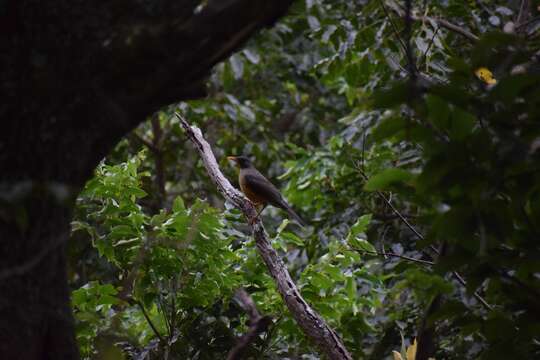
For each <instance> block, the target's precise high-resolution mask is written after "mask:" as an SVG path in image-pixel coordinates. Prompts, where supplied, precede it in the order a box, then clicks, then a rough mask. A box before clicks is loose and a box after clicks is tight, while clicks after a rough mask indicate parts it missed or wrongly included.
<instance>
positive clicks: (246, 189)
mask: <svg viewBox="0 0 540 360" xmlns="http://www.w3.org/2000/svg"><path fill="white" fill-rule="evenodd" d="M227 159H229V160H232V161H234V162H235V163H236V165H237V166H238V167H239V168H240V173H239V175H238V182H239V183H240V189H241V190H242V192H243V193H244V195H246V196H247V198H248V199H249V200H251V202H252V203H254V204H255V206H257V207H259V206H261V205H262V208H261V210H260V211H259V213H260V212H261V211H262V210H264V208H265V207H266V206H267V205H268V204H270V205H273V206H275V207H278V208H280V209H283V210H285V211H287V213H288V214H289V215H290V216H291V217H292V218H294V219H295V220H296V221H298V223H299V224H300V225H302V226H305V225H306V223H305V222H304V220H302V218H301V217H300V216H298V214H297V213H295V212H294V210H293V209H292V208H291V207H290V206H289V204H287V202H286V201H285V199H283V196H282V195H281V193H280V192H279V190H278V189H276V187H275V186H274V185H273V184H272V183H271V182H270V181H269V180H268V179H267V178H265V177H264V176H263V175H262V174H261V173H260V172H259V171H258V170H257V169H255V168H254V167H253V165H252V164H251V161H250V160H249V159H248V158H247V157H246V156H228V157H227Z"/></svg>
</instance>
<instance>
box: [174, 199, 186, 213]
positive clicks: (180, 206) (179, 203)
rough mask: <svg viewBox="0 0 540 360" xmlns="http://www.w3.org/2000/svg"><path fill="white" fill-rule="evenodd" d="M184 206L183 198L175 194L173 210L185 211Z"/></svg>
mask: <svg viewBox="0 0 540 360" xmlns="http://www.w3.org/2000/svg"><path fill="white" fill-rule="evenodd" d="M185 210H186V206H185V205H184V200H182V198H181V197H180V196H177V197H176V199H174V203H173V211H174V212H181V211H185Z"/></svg>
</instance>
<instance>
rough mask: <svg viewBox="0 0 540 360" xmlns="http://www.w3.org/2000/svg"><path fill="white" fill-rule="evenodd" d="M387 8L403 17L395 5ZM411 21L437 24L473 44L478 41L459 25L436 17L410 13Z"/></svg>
mask: <svg viewBox="0 0 540 360" xmlns="http://www.w3.org/2000/svg"><path fill="white" fill-rule="evenodd" d="M388 6H389V7H390V8H391V9H392V10H394V11H395V12H396V13H397V14H398V15H399V16H400V17H405V15H406V14H405V11H403V9H401V8H400V7H399V6H397V4H395V3H389V4H388ZM410 19H411V20H414V21H422V22H425V21H429V22H435V23H436V24H438V25H439V26H441V27H443V28H445V29H447V30H450V31H453V32H455V33H457V34H459V35H461V36H463V37H466V38H467V39H469V40H470V41H473V42H476V41H478V36H476V35H474V34H473V33H471V32H469V31H467V30H465V29H464V28H463V27H462V26H459V25H456V24H454V23H451V22H450V21H448V20H445V19H442V18H437V17H430V16H422V15H418V14H416V13H414V12H412V13H411V17H410Z"/></svg>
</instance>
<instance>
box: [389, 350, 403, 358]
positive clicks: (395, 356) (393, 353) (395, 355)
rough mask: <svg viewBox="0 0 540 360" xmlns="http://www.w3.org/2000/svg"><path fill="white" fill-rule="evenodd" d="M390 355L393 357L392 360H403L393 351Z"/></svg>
mask: <svg viewBox="0 0 540 360" xmlns="http://www.w3.org/2000/svg"><path fill="white" fill-rule="evenodd" d="M392 355H394V360H403V358H402V357H401V354H400V353H398V352H397V351H395V350H393V351H392Z"/></svg>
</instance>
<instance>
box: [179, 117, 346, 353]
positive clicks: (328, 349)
mask: <svg viewBox="0 0 540 360" xmlns="http://www.w3.org/2000/svg"><path fill="white" fill-rule="evenodd" d="M176 116H177V117H178V118H179V119H180V124H181V125H182V127H183V128H184V130H185V131H186V135H187V137H188V138H189V140H191V142H192V143H193V144H194V145H195V147H196V148H197V150H199V153H200V155H201V159H202V160H203V163H204V166H205V168H206V171H207V172H208V175H209V176H210V178H211V179H212V181H213V182H214V183H215V184H216V186H217V188H218V190H219V192H220V193H221V194H222V195H223V196H224V197H225V198H226V199H227V200H228V201H230V202H231V203H233V204H234V205H235V206H236V207H237V208H239V209H240V210H242V212H243V213H244V215H245V216H246V217H247V219H248V223H249V224H250V226H251V230H252V232H253V236H254V238H255V242H256V244H257V249H258V250H259V254H260V255H261V257H262V258H263V260H264V262H265V264H266V267H267V268H268V271H269V272H270V275H272V277H273V278H274V281H275V282H276V285H277V288H278V291H279V293H280V295H281V297H282V298H283V301H284V302H285V304H286V305H287V308H288V309H289V311H290V312H291V314H292V316H293V317H294V319H295V320H296V322H297V324H298V325H299V326H300V328H301V329H302V330H303V331H304V334H305V335H306V336H307V337H308V338H310V339H311V340H312V341H313V342H314V343H315V344H316V345H317V346H318V347H319V349H320V350H321V352H322V353H324V354H325V355H326V356H327V357H328V358H329V359H332V360H333V359H340V360H341V359H346V360H352V356H351V355H350V354H349V352H348V350H347V348H345V345H343V342H342V340H341V338H340V337H339V335H338V334H337V333H336V332H335V331H334V330H333V329H332V328H330V326H328V324H326V322H325V321H324V320H323V318H322V317H321V316H320V315H319V314H318V313H317V312H316V311H315V310H313V308H311V306H310V305H309V304H308V303H307V302H306V301H305V300H304V298H303V297H302V295H301V294H300V291H298V288H297V287H296V285H295V284H294V282H293V280H292V278H291V276H290V274H289V271H288V270H287V267H286V266H285V263H284V262H283V260H282V259H281V257H280V256H279V255H278V253H277V252H276V250H274V248H273V247H272V244H271V243H270V240H269V239H268V235H267V234H266V231H265V230H264V227H263V224H262V222H261V219H260V218H259V217H258V216H257V211H256V209H255V207H254V205H253V204H252V203H251V202H250V201H249V200H248V199H247V198H246V197H245V196H244V195H243V194H242V193H241V192H240V191H238V190H237V189H235V188H234V187H233V186H232V185H231V183H230V182H229V180H227V178H226V177H225V176H224V175H223V173H222V172H221V170H220V169H219V166H218V164H217V161H216V158H215V156H214V153H213V152H212V148H211V147H210V144H208V142H207V141H206V140H205V139H204V137H203V135H202V132H201V130H200V129H199V128H197V127H192V126H190V125H189V123H188V122H187V121H186V120H185V119H184V118H183V117H182V116H181V115H180V114H179V113H176Z"/></svg>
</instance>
